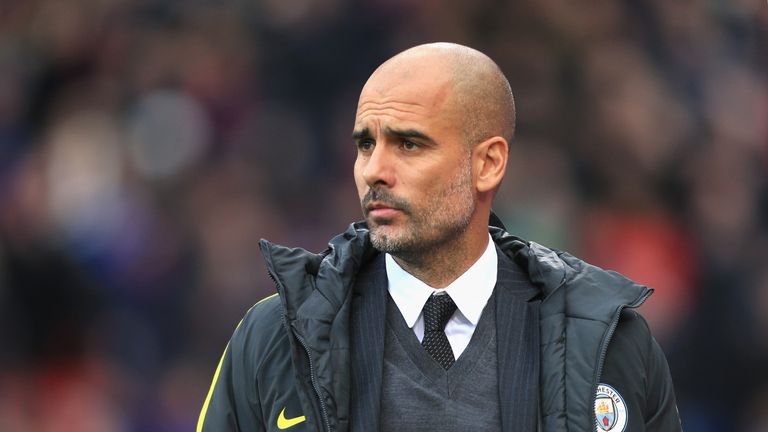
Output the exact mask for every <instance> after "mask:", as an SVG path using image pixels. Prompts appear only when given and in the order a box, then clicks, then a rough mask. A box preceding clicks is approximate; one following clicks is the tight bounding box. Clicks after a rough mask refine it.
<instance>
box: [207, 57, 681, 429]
mask: <svg viewBox="0 0 768 432" xmlns="http://www.w3.org/2000/svg"><path fill="white" fill-rule="evenodd" d="M514 120H515V108H514V102H513V98H512V92H511V90H510V87H509V83H508V82H507V80H506V78H505V77H504V74H503V73H502V72H501V70H500V69H499V67H498V66H497V65H496V64H495V63H494V62H493V61H492V60H491V59H490V58H488V57H487V56H486V55H484V54H482V53H480V52H478V51H476V50H473V49H471V48H467V47H464V46H460V45H455V44H444V43H440V44H429V45H422V46H418V47H415V48H411V49H409V50H407V51H404V52H402V53H400V54H398V55H396V56H395V57H393V58H391V59H390V60H388V61H387V62H385V63H384V64H382V65H381V66H380V67H379V68H378V69H377V70H376V71H375V72H374V73H373V74H372V75H371V77H370V78H369V80H368V81H367V82H366V84H365V86H364V87H363V89H362V92H361V94H360V99H359V102H358V106H357V114H356V116H355V124H354V129H353V132H352V137H353V140H354V142H355V145H356V148H357V160H356V161H355V165H354V178H355V183H356V185H357V190H358V194H359V198H360V202H361V207H362V211H363V215H364V221H361V222H357V223H353V224H352V225H350V226H349V228H348V229H347V230H346V231H345V232H344V233H343V234H340V235H339V236H337V237H335V238H333V239H332V240H331V241H330V243H329V248H328V249H327V250H326V251H325V252H323V253H321V254H314V253H310V252H307V251H305V250H303V249H296V248H285V247H281V246H277V245H274V244H271V243H269V242H267V241H265V240H262V241H261V249H262V252H263V253H264V256H265V259H266V265H267V269H268V271H269V274H270V276H271V277H272V279H273V280H274V281H275V285H276V289H277V293H276V294H275V295H273V296H271V297H268V298H266V299H264V300H262V301H260V302H258V303H257V304H256V305H255V306H253V307H252V308H251V309H250V310H249V311H248V313H247V314H246V316H245V318H244V319H243V321H242V322H241V323H240V325H239V326H238V328H237V329H236V330H235V332H234V334H233V336H232V339H231V340H230V343H229V344H228V346H227V348H226V349H225V351H224V355H223V356H222V359H221V362H220V363H219V366H218V368H217V369H216V372H215V374H214V378H213V384H212V385H211V389H210V391H209V393H208V395H207V397H206V399H205V402H204V405H203V409H202V412H201V414H200V419H199V421H198V431H203V430H204V431H229V430H243V431H268V430H269V431H274V430H290V431H349V430H351V431H398V432H403V431H441V432H442V431H446V432H450V431H457V432H458V431H469V430H471V431H516V432H517V431H537V430H544V431H566V430H571V431H587V430H597V431H619V432H621V431H625V430H626V431H674V430H679V429H680V420H679V417H678V414H677V409H676V407H675V397H674V392H673V387H672V383H671V379H670V376H669V370H668V367H667V363H666V360H665V358H664V355H663V353H662V352H661V350H660V348H659V346H658V345H657V344H656V342H655V341H654V340H653V338H652V336H651V335H650V332H649V330H648V327H647V326H646V324H645V321H643V319H642V317H640V315H639V314H638V313H637V312H635V308H637V307H638V306H640V304H642V303H643V302H644V301H645V300H646V299H647V298H648V296H649V295H650V294H651V290H650V289H648V288H646V287H643V286H640V285H637V284H635V283H633V282H631V281H629V280H627V279H626V278H624V277H622V276H620V275H618V274H616V273H613V272H606V271H603V270H601V269H599V268H597V267H594V266H590V265H588V264H586V263H584V262H582V261H580V260H578V259H576V258H574V257H572V256H570V255H568V254H566V253H562V252H558V251H554V250H550V249H547V248H545V247H543V246H541V245H538V244H536V243H534V242H528V241H524V240H521V239H519V238H517V237H514V236H512V235H510V234H508V233H507V232H506V231H505V229H504V228H503V226H501V224H500V222H499V221H498V219H497V218H496V217H495V216H494V215H493V214H492V213H491V204H492V201H493V198H494V195H495V194H496V191H497V190H498V188H499V185H500V183H501V181H502V178H503V176H504V172H505V169H506V165H507V158H508V149H509V141H510V140H511V139H512V135H513V133H514ZM489 220H490V221H492V222H493V223H489Z"/></svg>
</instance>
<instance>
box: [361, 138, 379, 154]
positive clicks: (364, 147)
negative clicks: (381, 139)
mask: <svg viewBox="0 0 768 432" xmlns="http://www.w3.org/2000/svg"><path fill="white" fill-rule="evenodd" d="M375 145H376V144H375V143H374V142H373V141H372V140H362V141H358V142H357V150H358V151H361V152H364V153H367V152H370V151H371V150H373V147H374V146H375Z"/></svg>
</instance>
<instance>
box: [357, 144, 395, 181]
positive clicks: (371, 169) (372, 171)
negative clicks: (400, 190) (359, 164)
mask: <svg viewBox="0 0 768 432" xmlns="http://www.w3.org/2000/svg"><path fill="white" fill-rule="evenodd" d="M389 153H390V152H389V151H388V149H387V146H386V145H385V143H381V144H378V145H376V147H374V149H373V152H371V154H370V155H369V156H368V157H367V158H366V160H365V162H364V163H365V166H364V168H363V179H364V180H365V183H366V184H367V185H368V187H374V186H385V187H392V186H394V184H395V175H394V174H395V173H394V163H395V161H394V160H393V159H392V155H391V154H389Z"/></svg>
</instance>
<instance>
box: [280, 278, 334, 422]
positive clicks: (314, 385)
mask: <svg viewBox="0 0 768 432" xmlns="http://www.w3.org/2000/svg"><path fill="white" fill-rule="evenodd" d="M267 274H268V275H269V278H270V279H272V282H274V284H275V286H276V287H277V289H278V292H279V290H280V288H281V286H280V282H278V281H277V278H275V275H273V274H272V271H271V270H268V271H267ZM281 318H282V320H283V325H284V326H285V327H286V328H288V325H287V320H286V319H285V314H284V313H283V314H281ZM294 336H295V337H296V340H298V341H299V343H300V344H301V346H302V348H304V352H305V353H307V358H308V359H309V379H310V381H311V382H312V388H313V389H314V390H315V394H316V395H317V400H318V402H320V411H321V412H322V414H323V422H324V423H325V430H326V431H328V432H330V431H331V421H330V420H329V418H328V408H327V407H326V406H325V402H323V396H322V393H320V386H319V384H318V383H317V377H316V376H315V368H314V363H313V362H312V354H311V353H310V352H309V348H308V347H307V343H306V342H304V339H302V338H301V337H299V336H298V335H297V334H295V332H294Z"/></svg>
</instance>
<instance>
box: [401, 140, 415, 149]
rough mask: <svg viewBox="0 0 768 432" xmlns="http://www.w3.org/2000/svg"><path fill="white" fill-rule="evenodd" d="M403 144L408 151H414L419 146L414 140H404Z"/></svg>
mask: <svg viewBox="0 0 768 432" xmlns="http://www.w3.org/2000/svg"><path fill="white" fill-rule="evenodd" d="M402 146H403V149H404V150H407V151H413V150H416V149H417V148H418V147H419V146H418V144H416V143H415V142H413V141H408V140H403V142H402Z"/></svg>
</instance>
